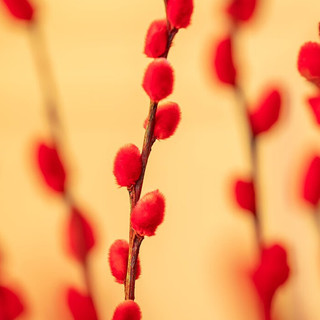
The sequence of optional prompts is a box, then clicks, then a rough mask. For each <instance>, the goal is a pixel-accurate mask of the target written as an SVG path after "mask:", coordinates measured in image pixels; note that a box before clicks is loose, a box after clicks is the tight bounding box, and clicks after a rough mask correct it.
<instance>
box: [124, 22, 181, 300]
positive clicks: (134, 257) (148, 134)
mask: <svg viewBox="0 0 320 320" xmlns="http://www.w3.org/2000/svg"><path fill="white" fill-rule="evenodd" d="M177 32H178V30H177V29H175V28H172V29H168V43H167V49H166V51H165V53H164V54H163V55H162V57H163V58H167V57H168V53H169V50H170V47H171V44H172V41H173V39H174V37H175V35H176V34H177ZM157 107H158V102H155V101H150V107H149V115H148V121H147V123H148V124H147V128H146V131H145V134H144V139H143V147H142V152H141V159H142V171H141V175H140V178H139V179H138V181H137V182H136V184H135V185H134V186H133V187H131V188H128V191H129V196H130V206H131V212H132V209H133V208H134V207H135V205H136V203H137V202H138V201H139V199H140V196H141V190H142V185H143V180H144V175H145V171H146V167H147V163H148V159H149V155H150V152H151V148H152V146H153V144H154V142H155V139H154V135H153V131H154V125H155V115H156V112H157ZM142 241H143V237H142V236H140V235H139V234H137V233H136V232H135V230H134V229H133V228H132V227H131V224H130V232H129V254H128V267H127V275H126V281H125V286H124V290H125V299H126V300H134V298H135V281H136V272H137V261H138V256H139V249H140V245H141V243H142Z"/></svg>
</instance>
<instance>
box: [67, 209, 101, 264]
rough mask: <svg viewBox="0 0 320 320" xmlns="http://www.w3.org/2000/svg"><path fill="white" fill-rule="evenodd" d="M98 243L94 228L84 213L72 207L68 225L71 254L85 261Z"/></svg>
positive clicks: (68, 243) (68, 244)
mask: <svg viewBox="0 0 320 320" xmlns="http://www.w3.org/2000/svg"><path fill="white" fill-rule="evenodd" d="M95 243H96V240H95V236H94V232H93V228H92V226H91V225H90V223H89V221H88V220H87V219H86V218H85V217H84V215H83V214H82V213H81V212H80V211H79V210H78V209H77V208H72V209H71V214H70V217H69V221H68V227H67V246H68V250H69V252H70V254H71V255H72V256H73V257H74V258H75V259H77V260H79V261H80V262H84V261H85V260H86V258H87V256H88V254H89V252H90V251H91V249H92V248H93V247H94V245H95Z"/></svg>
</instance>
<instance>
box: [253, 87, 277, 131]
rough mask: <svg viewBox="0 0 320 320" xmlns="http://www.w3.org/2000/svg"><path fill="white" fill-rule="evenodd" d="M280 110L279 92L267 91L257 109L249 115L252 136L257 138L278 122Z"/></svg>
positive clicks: (275, 90)
mask: <svg viewBox="0 0 320 320" xmlns="http://www.w3.org/2000/svg"><path fill="white" fill-rule="evenodd" d="M280 109H281V95H280V92H279V90H277V89H273V90H269V91H268V92H266V93H265V94H264V96H263V97H262V99H261V100H260V102H259V103H258V105H257V107H255V109H254V110H253V111H252V112H251V113H250V114H249V118H250V123H251V128H252V134H253V135H254V136H257V135H259V134H261V133H263V132H266V131H268V130H269V129H270V128H271V127H272V126H273V125H274V124H275V123H276V122H277V120H278V118H279V114H280Z"/></svg>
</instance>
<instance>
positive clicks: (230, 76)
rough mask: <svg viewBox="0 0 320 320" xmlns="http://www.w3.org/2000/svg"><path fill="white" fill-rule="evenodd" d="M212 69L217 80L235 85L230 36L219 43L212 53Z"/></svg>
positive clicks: (235, 74)
mask: <svg viewBox="0 0 320 320" xmlns="http://www.w3.org/2000/svg"><path fill="white" fill-rule="evenodd" d="M212 62H213V69H214V71H215V73H216V76H217V78H218V79H219V80H220V81H221V82H222V83H225V84H230V85H232V86H234V85H235V84H236V76H237V72H236V68H235V65H234V61H233V56H232V40H231V37H230V36H227V37H226V38H224V39H222V40H221V41H219V43H218V45H217V47H216V48H215V51H214V53H213V58H212Z"/></svg>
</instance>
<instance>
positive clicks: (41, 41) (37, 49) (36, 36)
mask: <svg viewBox="0 0 320 320" xmlns="http://www.w3.org/2000/svg"><path fill="white" fill-rule="evenodd" d="M29 39H30V45H31V51H32V54H33V58H34V63H35V66H36V69H37V73H38V78H39V85H40V88H41V92H42V94H43V100H44V106H45V108H46V116H47V120H48V124H49V128H50V134H51V139H52V140H53V143H54V145H55V147H56V148H57V150H61V149H62V147H63V142H64V139H63V137H64V129H63V125H62V121H61V118H60V115H59V101H58V94H57V87H56V82H55V78H54V75H53V70H52V67H51V63H50V59H49V54H48V50H47V46H46V41H45V36H44V34H43V31H42V29H41V26H40V25H39V23H38V22H37V21H36V22H33V23H32V24H30V26H29ZM63 200H64V202H65V205H66V206H67V207H68V208H69V209H70V210H69V211H70V212H71V209H72V208H74V207H77V206H76V201H75V200H74V198H73V196H72V193H71V190H70V188H66V190H65V192H64V194H63ZM78 229H79V228H78ZM81 265H82V272H83V279H84V283H85V287H86V291H87V294H88V295H89V296H90V298H91V300H92V302H93V304H94V301H93V296H92V280H91V276H90V265H89V262H88V259H86V260H85V261H84V262H83V263H82V264H81ZM94 307H95V306H94ZM95 309H96V308H95Z"/></svg>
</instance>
